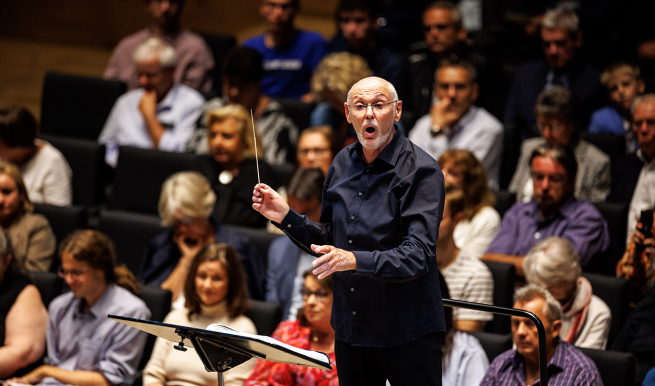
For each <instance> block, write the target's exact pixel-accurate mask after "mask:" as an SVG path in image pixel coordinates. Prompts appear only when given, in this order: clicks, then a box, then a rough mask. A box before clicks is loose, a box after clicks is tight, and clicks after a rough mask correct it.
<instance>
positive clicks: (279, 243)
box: [266, 168, 325, 320]
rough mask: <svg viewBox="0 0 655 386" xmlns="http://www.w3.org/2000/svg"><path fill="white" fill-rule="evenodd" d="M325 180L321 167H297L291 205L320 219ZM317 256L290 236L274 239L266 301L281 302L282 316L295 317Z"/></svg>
mask: <svg viewBox="0 0 655 386" xmlns="http://www.w3.org/2000/svg"><path fill="white" fill-rule="evenodd" d="M324 180H325V178H324V176H323V172H321V170H320V169H318V168H314V169H305V168H299V169H298V170H296V172H295V173H294V174H293V177H291V181H290V182H289V187H288V191H287V201H288V203H289V206H290V207H291V208H292V209H293V210H295V211H296V212H298V213H299V214H301V215H305V216H307V218H308V219H309V220H310V221H315V222H318V220H319V217H320V216H321V197H322V193H323V181H324ZM314 259H315V257H313V256H311V255H309V254H308V253H305V252H303V251H301V250H300V249H299V248H298V247H296V246H295V245H294V244H293V242H292V241H291V239H289V238H288V237H279V238H277V239H276V240H275V241H273V242H272V243H271V246H270V247H269V249H268V267H267V269H266V301H268V302H274V303H277V304H279V305H280V306H282V310H283V312H284V314H283V320H286V319H289V320H296V314H297V313H298V310H299V309H300V308H302V306H303V299H302V296H301V294H300V290H301V289H302V288H303V283H304V282H305V279H304V275H303V273H304V272H305V271H306V270H308V269H311V268H312V261H314Z"/></svg>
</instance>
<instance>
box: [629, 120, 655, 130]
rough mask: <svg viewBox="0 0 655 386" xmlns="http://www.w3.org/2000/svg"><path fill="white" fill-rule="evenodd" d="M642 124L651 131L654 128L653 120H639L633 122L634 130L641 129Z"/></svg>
mask: <svg viewBox="0 0 655 386" xmlns="http://www.w3.org/2000/svg"><path fill="white" fill-rule="evenodd" d="M644 123H645V124H646V127H648V128H649V129H652V128H653V127H655V119H639V120H637V121H634V127H636V128H641V127H642V126H643V125H644Z"/></svg>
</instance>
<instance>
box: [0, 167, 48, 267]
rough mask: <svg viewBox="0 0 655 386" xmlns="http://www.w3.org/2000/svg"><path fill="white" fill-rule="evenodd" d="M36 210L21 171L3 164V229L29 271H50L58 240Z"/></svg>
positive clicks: (0, 206)
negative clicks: (34, 210) (33, 211)
mask: <svg viewBox="0 0 655 386" xmlns="http://www.w3.org/2000/svg"><path fill="white" fill-rule="evenodd" d="M33 209H34V205H32V201H30V198H29V195H28V194H27V190H26V188H25V182H24V181H23V176H22V175H21V174H20V171H19V170H18V168H17V167H16V166H15V165H14V164H11V163H9V162H4V161H3V162H0V226H2V229H4V230H5V231H6V232H7V234H8V235H9V238H10V239H11V244H12V247H13V251H14V255H13V256H14V259H16V260H18V261H19V262H20V263H21V264H24V265H25V267H26V268H27V269H29V270H37V271H48V270H49V269H50V265H51V264H52V257H53V255H54V254H55V248H56V247H57V240H56V239H55V235H54V233H53V232H52V228H50V224H49V223H48V220H47V219H46V218H45V217H44V216H43V215H40V214H36V213H32V210H33Z"/></svg>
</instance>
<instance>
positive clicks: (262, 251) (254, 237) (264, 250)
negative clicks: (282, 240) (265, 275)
mask: <svg viewBox="0 0 655 386" xmlns="http://www.w3.org/2000/svg"><path fill="white" fill-rule="evenodd" d="M226 226H227V227H228V228H230V229H232V230H235V231H237V232H239V233H242V234H244V235H246V236H248V238H249V239H250V241H252V242H253V243H254V244H255V248H257V252H259V256H261V258H262V259H264V267H267V266H268V248H269V247H270V246H271V243H272V242H273V240H275V239H277V238H278V237H281V236H282V235H279V234H275V233H270V232H266V231H265V230H263V229H253V228H247V227H240V226H234V225H226ZM285 237H286V236H285Z"/></svg>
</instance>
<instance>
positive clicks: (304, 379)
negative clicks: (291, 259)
mask: <svg viewBox="0 0 655 386" xmlns="http://www.w3.org/2000/svg"><path fill="white" fill-rule="evenodd" d="M303 277H304V284H303V286H302V290H301V292H300V293H301V295H302V300H303V307H302V308H301V309H300V310H298V317H297V319H296V320H294V321H283V322H282V323H280V325H279V326H278V327H277V329H275V332H273V335H272V337H273V339H277V340H279V341H280V342H282V343H286V344H289V345H291V346H294V347H298V348H301V349H305V350H313V351H320V352H323V353H325V354H327V355H328V356H329V357H330V366H332V370H329V371H328V370H321V369H316V368H313V367H305V366H299V365H292V364H287V363H278V362H272V361H267V360H263V359H260V360H259V361H257V364H256V365H255V369H254V370H253V372H252V373H250V376H248V379H246V381H245V382H244V384H243V385H244V386H264V385H307V386H339V378H338V376H337V364H336V361H335V359H334V330H333V329H332V326H331V325H330V317H331V316H332V276H328V277H326V278H324V279H321V280H319V279H318V278H316V277H315V276H314V275H313V274H312V272H311V271H306V272H305V273H304V274H303Z"/></svg>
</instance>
